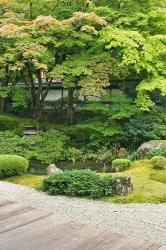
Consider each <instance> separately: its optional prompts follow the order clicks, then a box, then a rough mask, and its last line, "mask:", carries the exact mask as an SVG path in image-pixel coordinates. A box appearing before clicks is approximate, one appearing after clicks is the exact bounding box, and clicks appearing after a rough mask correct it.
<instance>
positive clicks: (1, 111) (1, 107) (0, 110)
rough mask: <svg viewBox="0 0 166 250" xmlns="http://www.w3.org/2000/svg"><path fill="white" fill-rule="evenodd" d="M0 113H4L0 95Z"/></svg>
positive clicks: (2, 100)
mask: <svg viewBox="0 0 166 250" xmlns="http://www.w3.org/2000/svg"><path fill="white" fill-rule="evenodd" d="M0 113H4V98H2V97H0Z"/></svg>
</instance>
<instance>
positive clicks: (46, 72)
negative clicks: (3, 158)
mask: <svg viewBox="0 0 166 250" xmlns="http://www.w3.org/2000/svg"><path fill="white" fill-rule="evenodd" d="M51 90H54V93H56V91H59V90H60V91H61V95H60V97H59V99H54V98H53V99H52V100H49V99H48V95H49V92H50V91H51ZM63 91H66V92H65V93H67V94H65V95H63V93H64V92H63ZM165 95H166V1H165V0H137V1H135V0H117V1H115V0H102V1H101V0H77V1H72V0H71V1H70V0H40V1H39V0H31V1H30V0H0V113H1V114H0V130H1V131H0V138H1V140H0V154H3V153H5V154H7V153H8V154H19V155H22V156H24V157H26V158H28V159H36V160H39V161H41V162H43V163H46V164H48V163H52V162H53V161H56V160H72V161H75V160H85V159H95V160H97V161H98V162H100V161H105V162H107V161H108V162H109V161H111V160H112V159H114V158H116V157H117V155H118V154H120V157H123V156H126V155H127V156H128V157H129V158H131V159H135V158H137V155H136V153H135V151H136V149H137V148H138V147H139V146H140V145H141V144H142V143H143V142H145V141H149V140H153V139H155V140H164V139H166V126H165V124H166V111H165V108H166V98H165ZM32 124H33V125H38V126H39V127H40V130H41V131H42V132H41V133H40V134H38V135H36V136H34V137H27V138H23V137H22V131H23V130H24V127H25V125H32ZM115 155H116V156H115Z"/></svg>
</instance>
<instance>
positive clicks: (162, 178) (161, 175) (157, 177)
mask: <svg viewBox="0 0 166 250" xmlns="http://www.w3.org/2000/svg"><path fill="white" fill-rule="evenodd" d="M150 179H151V180H154V181H158V182H162V183H165V184H166V170H164V171H158V172H155V173H152V174H151V175H150Z"/></svg>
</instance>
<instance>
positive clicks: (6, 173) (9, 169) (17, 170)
mask: <svg viewBox="0 0 166 250" xmlns="http://www.w3.org/2000/svg"><path fill="white" fill-rule="evenodd" d="M28 165H29V163H28V161H27V160H26V159H25V158H23V157H21V156H17V155H0V178H4V177H10V176H16V175H20V174H23V173H25V172H26V171H27V169H28Z"/></svg>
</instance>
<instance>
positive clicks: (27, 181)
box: [5, 174, 45, 190]
mask: <svg viewBox="0 0 166 250" xmlns="http://www.w3.org/2000/svg"><path fill="white" fill-rule="evenodd" d="M44 178H45V176H41V175H40V176H39V175H31V174H25V175H21V176H16V177H11V178H7V179H5V181H8V182H12V183H15V184H20V185H24V186H27V187H30V188H35V189H37V190H40V189H41V184H42V181H43V179H44Z"/></svg>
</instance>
